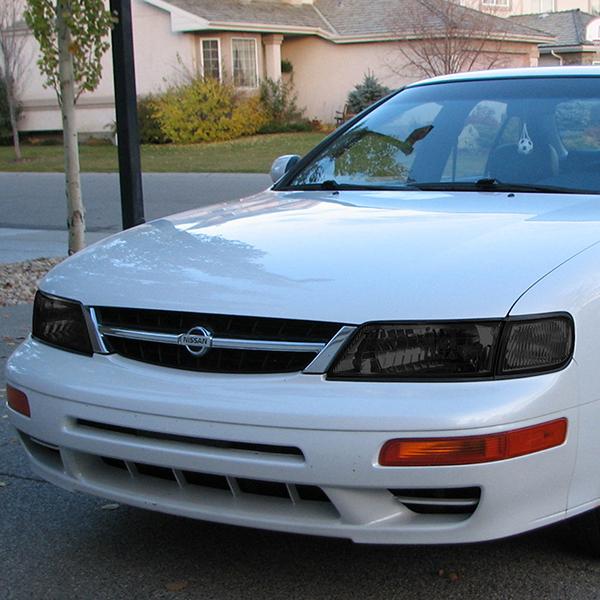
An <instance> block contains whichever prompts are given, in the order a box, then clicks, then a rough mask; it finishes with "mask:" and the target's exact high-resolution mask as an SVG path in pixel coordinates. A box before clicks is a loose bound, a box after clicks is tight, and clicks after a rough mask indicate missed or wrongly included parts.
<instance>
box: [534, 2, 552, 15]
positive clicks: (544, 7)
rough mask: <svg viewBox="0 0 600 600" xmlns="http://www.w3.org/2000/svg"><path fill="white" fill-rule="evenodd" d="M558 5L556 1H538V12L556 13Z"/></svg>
mask: <svg viewBox="0 0 600 600" xmlns="http://www.w3.org/2000/svg"><path fill="white" fill-rule="evenodd" d="M555 10H556V3H555V1H554V0H538V10H537V12H540V13H547V12H554V11H555Z"/></svg>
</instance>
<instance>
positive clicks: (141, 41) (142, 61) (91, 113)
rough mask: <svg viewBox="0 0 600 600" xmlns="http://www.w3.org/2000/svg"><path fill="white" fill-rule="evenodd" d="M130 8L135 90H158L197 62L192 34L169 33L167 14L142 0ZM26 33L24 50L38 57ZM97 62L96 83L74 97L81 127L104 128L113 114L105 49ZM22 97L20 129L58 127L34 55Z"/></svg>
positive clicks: (50, 93)
mask: <svg viewBox="0 0 600 600" xmlns="http://www.w3.org/2000/svg"><path fill="white" fill-rule="evenodd" d="M132 13H133V36H134V47H135V56H136V84H137V90H138V94H140V95H141V94H146V93H149V92H152V91H157V90H159V89H161V88H163V87H164V86H165V85H168V82H169V81H174V80H176V79H177V78H178V77H179V76H181V73H182V71H183V70H185V69H190V70H192V71H193V70H194V69H195V68H196V52H195V38H194V36H192V35H189V34H181V33H173V32H172V31H171V25H170V18H169V15H168V14H167V13H166V12H164V11H162V10H160V9H157V8H154V7H152V6H150V5H149V4H146V3H145V2H143V1H142V0H133V1H132ZM28 37H29V43H28V52H29V53H31V55H33V56H36V57H37V52H38V46H37V42H35V40H34V39H33V36H31V35H29V34H28ZM178 56H180V57H181V59H182V64H180V63H179V61H178ZM102 64H103V77H102V81H101V82H100V85H99V86H98V89H97V90H96V91H95V92H93V93H91V94H89V93H86V94H82V96H81V98H80V99H79V102H78V110H77V122H78V128H79V130H80V131H81V132H82V133H97V132H102V131H107V127H109V126H110V124H111V123H112V122H113V121H114V120H115V111H114V100H113V74H112V55H111V52H110V51H109V52H108V53H107V54H106V55H105V56H104V57H103V60H102ZM165 79H166V81H165ZM22 98H23V105H24V109H25V110H24V116H23V119H22V120H21V122H20V124H19V128H20V129H21V130H22V131H40V130H59V129H61V118H60V111H59V109H58V104H57V102H56V95H55V92H54V90H53V89H45V88H44V87H43V80H42V76H41V75H40V73H39V70H38V68H37V65H36V64H35V60H33V61H32V63H31V66H30V68H29V72H28V74H27V77H26V79H25V85H24V87H23V94H22Z"/></svg>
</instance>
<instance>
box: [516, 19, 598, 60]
mask: <svg viewBox="0 0 600 600" xmlns="http://www.w3.org/2000/svg"><path fill="white" fill-rule="evenodd" d="M510 20H511V21H514V22H516V23H519V24H520V25H525V26H527V27H534V28H535V29H540V30H542V31H546V32H548V33H549V34H551V35H553V36H554V37H555V40H554V41H553V42H551V43H544V44H540V47H539V48H540V60H539V64H540V65H544V66H557V65H563V64H564V65H592V64H600V17H599V16H597V15H590V14H588V13H585V12H583V11H581V10H579V9H575V10H566V11H562V12H555V13H543V14H535V15H520V16H515V17H511V18H510Z"/></svg>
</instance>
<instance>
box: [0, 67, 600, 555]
mask: <svg viewBox="0 0 600 600" xmlns="http://www.w3.org/2000/svg"><path fill="white" fill-rule="evenodd" d="M273 172H274V175H275V178H276V179H277V178H278V181H277V182H276V183H275V184H274V186H273V187H272V188H271V189H269V190H267V191H265V192H264V193H262V194H258V195H256V196H253V197H251V198H247V199H244V200H240V201H237V202H229V203H225V204H220V205H213V206H209V207H208V208H204V209H201V210H197V211H191V212H187V213H183V214H180V215H175V216H172V217H168V218H163V219H158V220H156V221H153V222H150V223H147V224H145V225H142V226H139V227H136V228H135V229H132V230H130V231H127V232H124V233H122V234H119V235H115V236H113V237H110V238H108V239H106V240H104V241H102V242H100V243H98V244H95V245H94V246H91V247H90V248H88V249H86V250H84V251H82V252H80V253H78V254H77V255H76V256H73V257H71V258H69V259H68V260H66V261H65V262H63V263H62V264H60V265H59V266H58V267H56V268H55V269H53V270H52V271H51V272H50V273H49V274H48V275H47V277H46V278H45V279H44V280H43V281H42V282H41V285H40V290H39V292H38V294H37V297H36V300H35V305H34V317H33V332H32V335H31V337H30V338H29V339H27V340H26V341H25V342H24V343H23V344H22V345H21V346H20V347H19V348H18V350H17V351H16V352H15V353H14V354H13V356H12V357H11V358H10V360H9V362H8V366H7V380H8V395H7V397H8V405H9V407H10V419H11V421H12V423H13V425H14V426H15V427H16V429H17V430H18V433H19V437H20V439H21V441H22V443H23V446H24V448H25V451H26V453H27V455H28V457H29V459H30V461H31V465H32V468H33V470H34V471H35V472H36V473H37V474H38V475H40V476H41V477H43V478H45V479H47V480H48V481H51V482H53V483H55V484H56V485H58V486H60V487H63V488H66V489H69V490H78V491H83V492H87V493H90V494H95V495H98V496H102V497H105V498H110V499H112V500H114V501H117V502H122V503H125V504H131V505H135V506H139V507H143V508H148V509H153V510H158V511H162V512H166V513H172V514H175V515H184V516H187V517H193V518H198V519H205V520H209V521H216V522H222V523H231V524H236V525H245V526H251V527H258V528H265V529H274V530H280V531H288V532H298V533H306V534H316V535H325V536H335V537H342V538H350V539H352V540H355V541H356V542H369V543H390V544H404V543H409V544H430V543H449V542H474V541H479V540H489V539H493V538H499V537H502V536H508V535H512V534H516V533H519V532H523V531H527V530H530V529H534V528H537V527H541V526H543V525H548V524H550V523H555V522H557V521H561V520H563V519H566V518H568V517H573V516H576V515H582V516H581V517H580V518H579V519H578V521H577V522H578V525H579V530H580V532H581V533H582V535H584V536H588V538H589V546H588V547H589V548H591V549H593V550H596V551H600V520H599V517H600V512H599V510H600V509H599V508H598V506H600V469H599V467H598V461H599V455H600V435H599V431H600V197H599V195H598V194H599V192H600V69H599V68H596V67H578V68H566V67H565V68H545V69H521V70H502V71H487V72H482V73H467V74H462V75H458V76H447V77H442V78H436V79H431V80H427V81H422V82H419V83H416V84H413V85H409V86H408V87H406V88H405V89H403V90H401V91H400V92H398V93H395V94H393V95H392V96H390V97H389V98H387V99H385V100H384V101H383V102H380V103H378V104H377V105H376V106H374V107H372V108H371V109H369V110H368V111H366V112H365V113H363V114H362V115H360V116H359V117H358V118H356V119H354V120H353V121H351V122H349V123H347V124H346V125H344V126H343V127H342V128H340V129H339V130H337V131H336V132H335V133H334V134H332V135H331V136H330V137H329V138H327V139H326V140H325V141H324V142H323V143H322V144H320V145H319V146H317V147H316V148H315V149H314V150H313V151H312V152H310V153H309V154H308V155H307V156H305V157H304V158H303V159H301V160H299V157H296V156H292V157H282V158H281V159H279V160H278V161H276V163H275V164H274V169H273ZM584 513H585V514H584Z"/></svg>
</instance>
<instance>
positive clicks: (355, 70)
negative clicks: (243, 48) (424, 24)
mask: <svg viewBox="0 0 600 600" xmlns="http://www.w3.org/2000/svg"><path fill="white" fill-rule="evenodd" d="M398 48H399V43H398V42H381V43H369V44H333V43H331V42H327V41H325V40H322V39H319V38H312V37H305V38H287V37H286V38H285V39H284V42H283V47H282V57H283V58H284V59H287V60H289V61H290V62H291V63H292V65H293V67H294V71H293V81H294V85H295V88H296V91H297V93H298V105H299V106H301V107H305V108H306V116H307V117H309V118H314V119H319V120H321V121H323V122H326V123H331V122H333V121H334V118H335V113H336V111H341V110H343V107H344V104H345V103H346V98H347V96H348V92H350V91H351V90H352V89H353V88H354V86H355V85H356V84H357V83H359V82H360V81H362V79H363V76H364V74H365V73H367V72H369V71H370V72H372V73H374V74H375V75H376V77H377V78H378V79H379V81H380V82H381V83H383V84H384V85H386V86H388V87H390V88H392V89H394V88H398V87H401V86H402V85H405V84H406V83H408V82H410V81H415V80H417V79H421V78H422V77H420V76H419V75H417V74H414V73H410V72H409V71H408V70H407V69H406V68H405V67H404V66H403V65H404V64H405V63H406V59H405V58H404V57H403V56H402V54H401V53H400V52H399V50H398ZM494 49H496V48H494ZM537 55H538V51H537V47H536V46H534V45H532V44H520V43H510V44H509V43H505V44H504V45H503V47H502V57H501V63H502V64H501V66H503V67H526V66H533V65H535V64H536V63H537ZM476 67H477V65H476Z"/></svg>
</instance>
